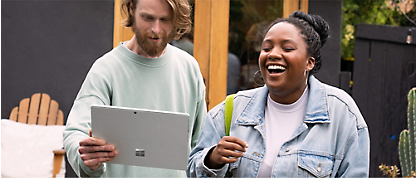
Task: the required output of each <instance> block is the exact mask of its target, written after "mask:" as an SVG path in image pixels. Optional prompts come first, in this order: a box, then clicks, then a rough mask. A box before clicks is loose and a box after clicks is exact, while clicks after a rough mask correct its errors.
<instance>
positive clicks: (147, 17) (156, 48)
mask: <svg viewBox="0 0 416 178" xmlns="http://www.w3.org/2000/svg"><path fill="white" fill-rule="evenodd" d="M130 13H134V14H133V16H134V23H133V26H132V29H133V32H134V34H135V35H136V38H137V41H138V43H139V46H140V48H142V49H143V51H144V52H145V53H147V55H149V56H151V57H157V56H160V55H161V54H162V53H163V51H164V49H165V48H166V45H167V43H168V42H169V41H170V40H172V38H173V24H172V20H173V19H172V18H173V17H172V14H173V12H172V8H171V7H170V5H169V4H168V2H167V1H166V0H139V1H138V3H137V6H136V10H135V11H134V12H133V11H132V10H131V11H130Z"/></svg>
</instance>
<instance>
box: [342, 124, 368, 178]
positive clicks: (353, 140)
mask: <svg viewBox="0 0 416 178" xmlns="http://www.w3.org/2000/svg"><path fill="white" fill-rule="evenodd" d="M357 129H358V130H357V132H356V134H354V135H352V136H351V137H350V139H349V144H348V145H347V146H346V148H345V157H344V159H343V161H342V162H341V165H340V166H339V170H338V172H337V175H336V177H368V176H369V167H370V156H369V155H370V153H369V152H370V137H369V133H368V128H367V127H366V126H365V127H358V128H357Z"/></svg>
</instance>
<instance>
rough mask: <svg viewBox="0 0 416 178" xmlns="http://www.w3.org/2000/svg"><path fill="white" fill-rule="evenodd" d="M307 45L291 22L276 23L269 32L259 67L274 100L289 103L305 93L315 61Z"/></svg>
mask: <svg viewBox="0 0 416 178" xmlns="http://www.w3.org/2000/svg"><path fill="white" fill-rule="evenodd" d="M307 47H308V46H307V45H306V43H305V41H304V39H303V36H302V35H301V34H300V31H299V29H298V28H297V27H295V26H294V25H292V24H290V23H287V22H280V23H277V24H275V25H274V26H273V27H272V28H270V30H269V31H268V32H267V34H266V36H265V38H264V40H263V43H262V50H261V52H260V57H259V66H260V71H261V73H262V75H263V79H264V81H265V82H266V85H267V87H268V88H269V91H270V96H271V98H272V99H273V100H274V101H276V102H278V103H282V104H290V103H294V102H295V101H297V99H299V98H300V96H301V95H302V93H303V91H304V89H305V87H306V83H307V78H308V74H309V71H310V70H312V68H313V66H314V64H315V59H314V58H312V57H311V56H310V55H309V54H308V53H307Z"/></svg>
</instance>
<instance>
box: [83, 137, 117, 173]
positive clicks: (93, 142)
mask: <svg viewBox="0 0 416 178" xmlns="http://www.w3.org/2000/svg"><path fill="white" fill-rule="evenodd" d="M78 152H79V153H80V154H81V159H82V160H83V161H84V164H85V166H87V167H88V168H90V169H91V170H94V169H97V168H98V167H100V165H101V163H103V162H106V161H111V160H113V159H114V158H115V157H116V156H117V151H115V148H114V145H110V144H106V143H105V141H104V140H101V139H99V138H93V137H92V133H91V130H90V137H89V138H86V139H84V140H81V141H80V142H79V149H78Z"/></svg>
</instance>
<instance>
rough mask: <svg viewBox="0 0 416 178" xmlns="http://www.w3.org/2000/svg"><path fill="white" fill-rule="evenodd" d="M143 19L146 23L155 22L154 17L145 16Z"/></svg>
mask: <svg viewBox="0 0 416 178" xmlns="http://www.w3.org/2000/svg"><path fill="white" fill-rule="evenodd" d="M143 19H144V20H145V21H151V20H153V17H151V16H143Z"/></svg>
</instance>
